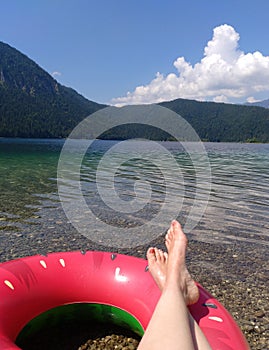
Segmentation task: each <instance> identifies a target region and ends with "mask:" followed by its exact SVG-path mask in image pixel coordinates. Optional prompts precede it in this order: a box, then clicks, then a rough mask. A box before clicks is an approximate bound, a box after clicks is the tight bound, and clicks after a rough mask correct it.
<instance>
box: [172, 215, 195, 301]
mask: <svg viewBox="0 0 269 350" xmlns="http://www.w3.org/2000/svg"><path fill="white" fill-rule="evenodd" d="M187 244H188V241H187V237H186V236H185V234H184V233H183V231H182V229H181V226H180V224H179V223H178V222H177V221H176V220H173V221H172V223H171V226H170V228H169V230H168V231H167V234H166V236H165V245H166V248H167V250H168V256H169V258H168V263H167V278H166V281H167V282H169V279H170V280H174V281H175V280H176V281H177V282H178V285H179V287H180V289H181V291H182V293H183V296H184V298H185V302H186V305H191V304H194V303H196V301H197V300H198V298H199V290H198V287H197V285H196V283H195V282H194V280H193V279H192V278H191V275H190V273H189V271H188V269H187V267H186V264H185V256H186V249H187Z"/></svg>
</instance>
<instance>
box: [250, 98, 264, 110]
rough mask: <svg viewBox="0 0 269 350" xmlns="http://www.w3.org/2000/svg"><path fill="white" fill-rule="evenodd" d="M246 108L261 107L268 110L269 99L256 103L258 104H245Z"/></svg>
mask: <svg viewBox="0 0 269 350" xmlns="http://www.w3.org/2000/svg"><path fill="white" fill-rule="evenodd" d="M246 105H247V106H258V107H263V108H269V99H268V100H263V101H258V102H247V103H246Z"/></svg>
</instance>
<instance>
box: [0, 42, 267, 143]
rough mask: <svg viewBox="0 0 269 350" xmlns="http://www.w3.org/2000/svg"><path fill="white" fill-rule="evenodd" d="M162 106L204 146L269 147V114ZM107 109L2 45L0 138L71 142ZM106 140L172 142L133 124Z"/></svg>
mask: <svg viewBox="0 0 269 350" xmlns="http://www.w3.org/2000/svg"><path fill="white" fill-rule="evenodd" d="M160 105H161V106H164V107H167V108H170V109H171V110H173V111H175V112H176V113H178V114H180V115H181V116H182V117H183V118H185V119H186V120H187V121H188V122H189V123H190V124H191V125H192V127H193V128H194V129H195V131H196V132H197V133H198V135H199V136H200V138H201V139H202V140H205V141H227V142H230V141H234V142H269V109H265V108H262V107H256V106H246V105H233V104H224V103H214V102H198V101H194V100H185V99H177V100H174V101H169V102H163V103H160ZM104 107H105V105H101V104H98V103H95V102H92V101H89V100H87V99H86V98H84V97H83V96H81V95H79V94H78V93H77V92H76V91H75V90H73V89H71V88H67V87H65V86H62V85H61V84H59V83H58V82H57V81H56V80H55V79H53V78H52V76H50V75H49V74H48V73H47V72H46V71H44V70H43V69H42V68H40V67H39V66H38V65H37V64H36V63H35V62H33V61H32V60H31V59H29V58H28V57H27V56H25V55H23V54H22V53H20V52H19V51H18V50H16V49H14V48H12V47H10V46H9V45H7V44H4V43H2V42H0V137H1V136H2V137H45V138H48V137H56V138H58V137H67V136H68V135H69V133H70V132H71V131H72V129H73V128H74V127H75V126H76V125H77V124H78V123H79V122H80V121H81V120H82V119H84V118H85V117H86V116H88V115H89V114H92V113H93V112H95V111H97V110H99V109H101V108H104ZM102 138H106V139H128V138H149V139H154V140H167V139H171V136H170V135H168V134H166V133H165V132H163V131H161V130H158V129H156V128H152V127H145V126H141V125H135V124H132V125H123V126H119V127H116V128H114V129H112V130H108V131H107V132H106V133H105V134H103V135H102Z"/></svg>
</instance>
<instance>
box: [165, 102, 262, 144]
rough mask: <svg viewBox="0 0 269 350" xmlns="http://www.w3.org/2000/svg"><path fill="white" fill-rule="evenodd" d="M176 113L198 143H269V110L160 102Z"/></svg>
mask: <svg viewBox="0 0 269 350" xmlns="http://www.w3.org/2000/svg"><path fill="white" fill-rule="evenodd" d="M160 105H161V106H163V107H167V108H169V109H171V110H173V111H174V112H176V113H178V114H180V115H181V116H182V117H183V118H184V119H186V120H187V121H188V122H189V123H190V124H191V126H192V127H193V128H194V129H195V131H196V132H197V134H198V135H199V136H200V138H201V139H202V140H205V141H212V142H219V141H224V142H269V110H268V109H265V108H262V107H256V106H243V105H234V104H226V103H215V102H198V101H193V100H184V99H177V100H174V101H170V102H163V103H160Z"/></svg>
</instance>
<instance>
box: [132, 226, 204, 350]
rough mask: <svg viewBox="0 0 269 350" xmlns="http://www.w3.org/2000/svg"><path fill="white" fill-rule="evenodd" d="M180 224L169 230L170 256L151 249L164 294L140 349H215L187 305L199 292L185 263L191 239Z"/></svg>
mask: <svg viewBox="0 0 269 350" xmlns="http://www.w3.org/2000/svg"><path fill="white" fill-rule="evenodd" d="M177 224H178V223H176V222H172V224H171V227H170V230H169V232H168V234H167V238H166V245H167V248H168V252H169V255H168V256H167V253H164V252H162V251H161V250H159V249H157V248H150V249H149V250H148V253H147V257H148V262H149V270H150V272H151V274H152V276H153V278H154V280H155V282H156V283H157V285H158V287H159V288H160V289H161V291H162V295H161V297H160V299H159V302H158V304H157V306H156V308H155V311H154V313H153V315H152V318H151V320H150V322H149V325H148V327H147V329H146V331H145V334H144V336H143V338H142V340H141V342H140V344H139V347H138V349H139V350H147V349H154V350H155V349H156V350H157V349H173V350H174V349H184V350H185V349H186V350H187V349H192V350H193V349H199V350H209V349H211V348H210V346H209V345H208V343H207V341H206V339H205V336H204V335H203V333H202V331H201V329H200V328H199V326H198V325H197V323H196V322H195V321H194V320H193V319H192V317H191V316H190V314H189V312H188V309H187V307H186V303H189V304H190V303H194V302H196V301H197V298H198V297H199V294H198V289H197V286H196V284H195V283H194V281H193V280H192V279H191V277H190V274H189V272H188V270H187V268H186V266H185V253H186V247H187V239H186V237H185V235H184V234H183V232H182V231H181V228H180V226H177ZM178 225H179V224H178ZM179 228H180V229H179Z"/></svg>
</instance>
